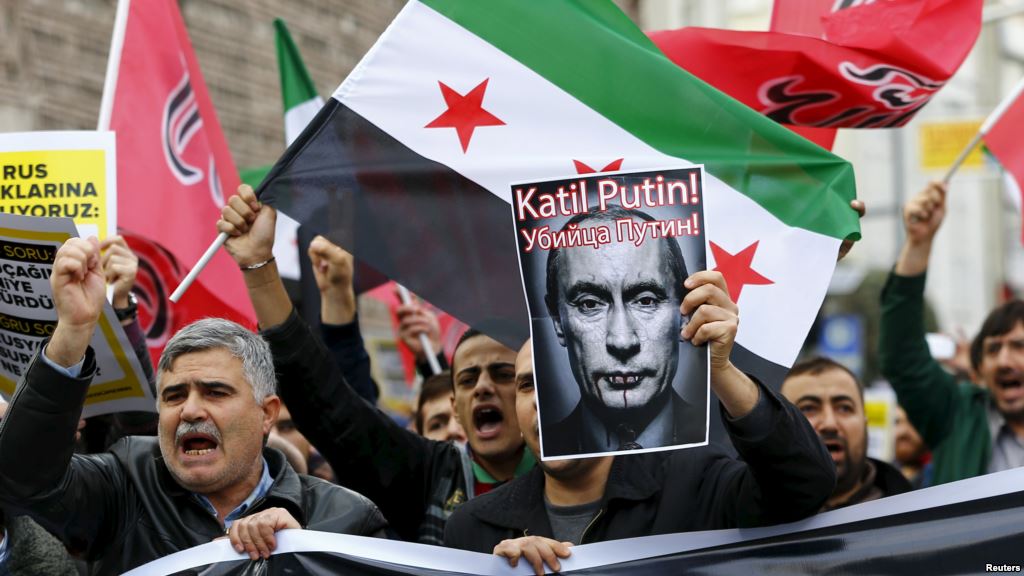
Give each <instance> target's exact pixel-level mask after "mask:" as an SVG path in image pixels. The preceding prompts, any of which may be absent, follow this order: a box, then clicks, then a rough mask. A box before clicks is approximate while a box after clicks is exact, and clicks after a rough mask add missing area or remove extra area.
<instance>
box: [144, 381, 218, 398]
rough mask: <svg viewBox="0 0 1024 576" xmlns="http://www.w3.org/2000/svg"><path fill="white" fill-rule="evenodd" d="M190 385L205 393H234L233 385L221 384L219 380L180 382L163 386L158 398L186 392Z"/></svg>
mask: <svg viewBox="0 0 1024 576" xmlns="http://www.w3.org/2000/svg"><path fill="white" fill-rule="evenodd" d="M192 384H195V385H196V386H198V387H199V388H202V389H204V390H207V391H209V390H219V391H227V392H234V391H235V387H234V386H233V385H231V384H228V383H227V382H221V381H219V380H205V381H199V382H180V383H178V384H169V385H167V386H165V387H164V389H163V390H161V391H160V397H161V398H166V397H167V395H168V394H171V393H174V392H181V391H182V390H187V389H188V388H189V386H191V385H192Z"/></svg>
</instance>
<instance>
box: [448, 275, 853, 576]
mask: <svg viewBox="0 0 1024 576" xmlns="http://www.w3.org/2000/svg"><path fill="white" fill-rule="evenodd" d="M686 287H687V288H688V289H689V293H688V294H687V295H686V297H685V298H684V299H683V302H682V305H681V311H682V313H683V314H689V315H691V320H690V322H689V323H688V324H687V326H686V327H685V328H683V330H682V333H681V336H682V338H683V339H685V340H688V341H690V342H692V343H693V344H694V345H697V346H700V345H704V344H708V345H709V346H710V348H711V386H712V388H713V389H714V391H715V393H716V394H717V395H718V397H719V399H720V401H721V409H722V411H723V421H724V422H725V425H726V429H727V430H728V431H729V434H730V436H731V438H732V441H733V444H734V445H735V447H736V450H737V451H738V452H739V454H740V456H741V457H742V460H738V459H736V458H733V457H731V456H729V455H728V454H726V453H725V452H724V451H723V450H721V449H719V448H717V447H715V446H704V447H699V448H691V449H687V450H679V451H676V452H672V453H670V454H667V455H666V453H663V452H662V453H649V454H641V455H635V456H634V455H628V456H616V457H614V458H613V457H607V456H605V457H597V458H586V459H565V460H554V461H552V460H548V461H544V462H541V463H539V465H538V467H537V468H535V469H534V471H533V472H531V473H529V474H527V475H526V476H523V477H522V478H518V479H516V480H513V481H511V482H509V483H508V484H506V485H505V486H502V487H501V488H498V489H497V490H495V491H494V492H491V493H489V494H484V495H483V496H480V497H478V498H477V499H475V500H472V501H470V502H468V503H466V504H464V505H463V506H462V507H461V508H459V509H458V510H456V511H455V513H454V514H453V515H452V517H451V518H450V519H449V521H448V525H447V528H446V530H445V544H446V545H447V546H451V547H454V548H461V549H464V550H473V551H477V552H493V553H494V554H497V555H500V556H504V557H506V558H508V560H509V562H510V563H511V564H512V565H513V566H515V565H516V564H517V563H518V561H519V559H520V558H526V560H527V561H528V562H529V563H530V564H531V565H532V566H533V567H534V569H535V571H536V572H537V574H542V573H543V569H544V567H543V564H547V565H548V566H549V567H550V568H551V569H553V570H559V569H560V564H559V562H558V559H559V558H565V557H568V556H569V554H570V549H569V548H570V546H572V545H574V544H581V543H583V544H586V543H592V542H601V541H605V540H614V539H619V538H631V537H636V536H647V535H651V534H665V533H673V532H684V531H691V530H708V529H717V528H730V527H752V526H760V525H765V524H772V523H778V522H788V521H794V520H799V519H801V518H804V517H807V516H810V515H811V514H814V513H815V512H816V511H817V510H818V509H819V508H820V507H821V505H822V503H823V502H824V501H825V499H826V498H827V497H828V496H829V494H830V493H831V492H832V487H833V486H834V485H835V469H834V467H833V465H832V460H831V459H830V458H829V456H828V453H827V452H826V451H825V449H824V447H823V446H822V445H821V442H820V441H819V440H818V438H817V436H816V435H815V433H814V430H812V429H811V427H810V426H809V425H808V423H807V420H806V419H805V418H804V417H803V416H802V415H801V414H800V412H799V411H797V410H796V408H795V407H793V405H791V404H789V403H788V402H787V401H786V400H784V399H782V398H780V397H778V396H777V395H775V394H774V393H772V392H771V391H770V390H769V389H768V388H766V387H765V386H763V385H761V384H759V383H757V382H754V381H753V380H751V379H750V378H749V377H747V376H746V375H745V374H743V373H742V372H740V371H739V369H737V368H736V367H735V366H734V365H733V364H732V363H731V362H730V361H729V354H730V352H731V351H732V346H733V340H734V339H735V337H736V329H737V326H738V323H739V318H738V316H737V308H736V305H735V304H734V303H733V302H732V301H731V300H730V299H729V292H728V290H727V289H726V285H725V280H724V279H723V278H722V275H721V274H720V273H718V272H698V273H696V274H694V275H693V276H690V277H689V278H688V279H687V280H686ZM516 387H517V394H516V414H517V417H518V418H519V426H520V429H521V430H522V431H523V436H524V438H525V440H526V443H527V445H528V446H530V448H531V449H532V450H537V448H538V436H539V432H538V425H537V407H536V401H535V396H534V379H533V359H532V349H531V345H530V344H529V343H528V344H527V345H526V346H524V347H523V349H522V350H520V352H519V356H518V358H517V359H516Z"/></svg>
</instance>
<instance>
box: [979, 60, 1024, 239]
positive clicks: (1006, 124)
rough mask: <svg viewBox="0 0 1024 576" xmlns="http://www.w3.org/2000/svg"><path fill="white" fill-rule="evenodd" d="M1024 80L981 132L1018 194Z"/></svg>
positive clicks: (1023, 174)
mask: <svg viewBox="0 0 1024 576" xmlns="http://www.w3.org/2000/svg"><path fill="white" fill-rule="evenodd" d="M1022 93H1024V80H1021V82H1020V83H1018V84H1017V87H1016V88H1015V89H1014V91H1013V92H1011V93H1010V95H1009V96H1008V97H1007V98H1006V99H1005V100H1003V102H1002V103H1001V104H1000V105H999V107H998V108H996V110H995V111H994V112H993V113H992V115H991V116H989V117H988V120H986V121H985V124H983V125H982V127H981V129H980V131H981V134H982V139H983V140H984V141H985V147H986V148H988V151H989V152H991V153H992V155H993V156H995V157H996V160H998V161H999V164H1000V165H1002V167H1003V170H1005V171H1006V174H1007V176H1008V177H1009V179H1010V180H1012V183H1013V184H1015V185H1016V189H1017V191H1018V193H1020V191H1022V190H1024V145H1022V144H1021V138H1020V130H1021V127H1024V96H1022ZM1017 204H1018V205H1020V204H1021V201H1020V200H1018V201H1017ZM1021 241H1022V242H1024V235H1022V237H1021Z"/></svg>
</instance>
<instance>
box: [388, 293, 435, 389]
mask: <svg viewBox="0 0 1024 576" xmlns="http://www.w3.org/2000/svg"><path fill="white" fill-rule="evenodd" d="M395 286H398V297H399V298H400V299H401V300H402V304H405V305H406V306H408V305H409V304H412V296H410V295H409V289H408V288H406V287H405V286H402V285H401V284H398V283H395ZM420 346H422V347H423V354H424V355H425V356H426V357H427V362H428V363H429V364H430V371H431V372H432V373H433V374H434V375H435V376H436V375H438V374H440V373H441V364H440V362H438V361H437V353H436V352H435V351H434V346H433V345H432V344H431V343H430V338H427V334H426V332H420Z"/></svg>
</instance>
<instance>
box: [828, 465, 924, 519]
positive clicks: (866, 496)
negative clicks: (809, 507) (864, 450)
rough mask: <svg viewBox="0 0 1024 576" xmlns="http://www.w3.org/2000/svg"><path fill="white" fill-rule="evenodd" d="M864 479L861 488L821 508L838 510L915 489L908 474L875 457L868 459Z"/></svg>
mask: <svg viewBox="0 0 1024 576" xmlns="http://www.w3.org/2000/svg"><path fill="white" fill-rule="evenodd" d="M863 479H864V484H863V485H862V486H861V487H860V489H859V490H857V491H856V492H854V493H853V494H850V496H849V498H847V499H846V500H844V501H842V502H834V503H832V504H828V503H826V504H825V506H823V507H822V508H821V511H822V512H826V511H828V510H836V509H837V508H845V507H847V506H853V505H854V504H860V503H862V502H871V501H873V500H878V499H879V498H885V497H887V496H895V495H897V494H903V493H904V492H910V491H911V490H913V489H914V487H913V486H911V485H910V481H909V480H907V478H906V476H904V475H903V474H902V473H901V472H900V471H899V470H897V469H896V468H895V467H894V466H893V465H892V464H889V463H887V462H882V461H881V460H876V459H874V458H868V459H867V465H866V466H864V476H863Z"/></svg>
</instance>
